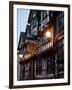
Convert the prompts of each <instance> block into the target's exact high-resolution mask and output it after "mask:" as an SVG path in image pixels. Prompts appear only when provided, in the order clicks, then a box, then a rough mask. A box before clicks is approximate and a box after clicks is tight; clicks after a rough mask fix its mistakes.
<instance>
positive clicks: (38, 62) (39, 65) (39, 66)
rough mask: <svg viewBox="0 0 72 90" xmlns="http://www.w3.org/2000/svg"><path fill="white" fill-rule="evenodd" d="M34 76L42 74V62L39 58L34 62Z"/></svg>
mask: <svg viewBox="0 0 72 90" xmlns="http://www.w3.org/2000/svg"><path fill="white" fill-rule="evenodd" d="M36 74H42V60H41V59H40V58H38V59H37V60H36Z"/></svg>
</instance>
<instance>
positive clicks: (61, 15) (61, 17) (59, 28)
mask: <svg viewBox="0 0 72 90" xmlns="http://www.w3.org/2000/svg"><path fill="white" fill-rule="evenodd" d="M63 30H64V12H60V13H59V15H58V17H57V32H58V33H60V32H62V31H63Z"/></svg>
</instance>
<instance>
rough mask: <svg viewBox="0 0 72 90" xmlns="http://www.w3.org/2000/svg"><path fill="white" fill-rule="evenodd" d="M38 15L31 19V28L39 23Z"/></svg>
mask: <svg viewBox="0 0 72 90" xmlns="http://www.w3.org/2000/svg"><path fill="white" fill-rule="evenodd" d="M37 22H38V21H37V17H34V18H33V19H32V21H31V29H33V28H34V27H35V26H36V25H37Z"/></svg>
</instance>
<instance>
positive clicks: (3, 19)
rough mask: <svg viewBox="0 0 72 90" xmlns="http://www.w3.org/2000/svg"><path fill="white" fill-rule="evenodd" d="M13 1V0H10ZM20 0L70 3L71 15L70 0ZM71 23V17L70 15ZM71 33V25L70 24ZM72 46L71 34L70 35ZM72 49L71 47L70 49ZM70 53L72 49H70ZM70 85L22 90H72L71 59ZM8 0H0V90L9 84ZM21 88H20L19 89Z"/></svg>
mask: <svg viewBox="0 0 72 90" xmlns="http://www.w3.org/2000/svg"><path fill="white" fill-rule="evenodd" d="M12 1H14V0H12ZM17 1H20V0H17ZM21 1H30V2H31V1H33V2H35V1H36V2H48V3H64V4H70V5H71V15H72V0H21ZM71 24H72V17H71ZM71 34H72V25H71ZM71 46H72V35H71ZM70 50H72V47H71V49H70ZM71 53H72V51H71ZM71 59H72V55H71ZM70 64H71V72H70V74H71V85H70V86H57V87H56V86H53V87H41V88H29V89H28V88H25V89H22V90H36V89H37V90H40V89H42V90H44V89H45V90H48V89H49V90H64V89H66V90H72V61H71V63H70ZM8 81H9V0H0V90H8V89H9V88H8V84H9V82H8ZM19 90H21V89H19Z"/></svg>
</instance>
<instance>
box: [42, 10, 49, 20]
mask: <svg viewBox="0 0 72 90" xmlns="http://www.w3.org/2000/svg"><path fill="white" fill-rule="evenodd" d="M47 15H49V11H45V10H44V11H42V12H41V17H42V20H43V19H44V18H45V17H46V16H47Z"/></svg>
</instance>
